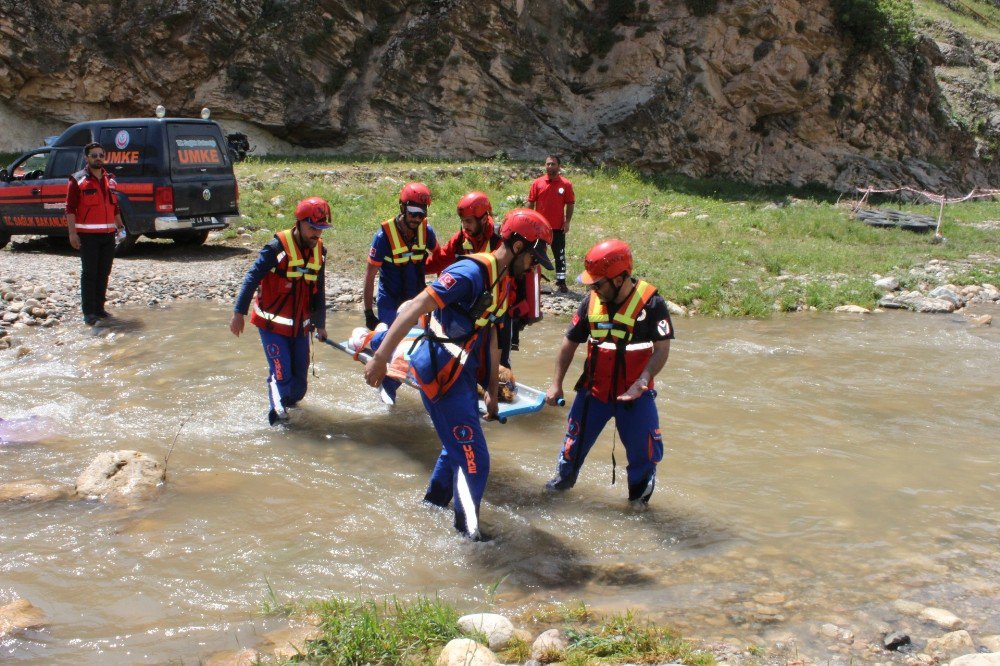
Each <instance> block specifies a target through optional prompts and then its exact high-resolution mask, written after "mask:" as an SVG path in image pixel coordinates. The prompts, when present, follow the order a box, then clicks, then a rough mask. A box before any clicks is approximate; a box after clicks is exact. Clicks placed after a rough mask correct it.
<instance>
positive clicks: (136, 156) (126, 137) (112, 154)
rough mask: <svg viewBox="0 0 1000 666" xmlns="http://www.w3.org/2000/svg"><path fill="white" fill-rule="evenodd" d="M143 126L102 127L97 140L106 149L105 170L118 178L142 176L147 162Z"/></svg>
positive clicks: (145, 132) (144, 128) (148, 157)
mask: <svg viewBox="0 0 1000 666" xmlns="http://www.w3.org/2000/svg"><path fill="white" fill-rule="evenodd" d="M148 132H149V130H148V129H147V128H146V127H142V126H141V125H120V126H117V125H116V126H114V127H102V128H101V132H100V134H99V136H98V137H97V140H98V141H99V142H100V144H101V148H104V169H105V171H107V172H108V173H110V174H111V175H112V176H114V177H115V178H116V179H117V178H126V179H127V178H129V177H136V176H142V175H143V174H144V169H145V165H146V163H147V161H148V160H149V159H150V157H152V156H151V155H148V154H147V147H146V135H147V134H148Z"/></svg>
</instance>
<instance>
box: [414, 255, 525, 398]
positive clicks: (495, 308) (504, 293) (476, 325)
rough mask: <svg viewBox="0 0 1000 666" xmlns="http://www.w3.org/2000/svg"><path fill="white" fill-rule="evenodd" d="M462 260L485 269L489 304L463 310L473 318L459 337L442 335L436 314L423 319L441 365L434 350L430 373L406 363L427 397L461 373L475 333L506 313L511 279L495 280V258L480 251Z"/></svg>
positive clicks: (441, 391)
mask: <svg viewBox="0 0 1000 666" xmlns="http://www.w3.org/2000/svg"><path fill="white" fill-rule="evenodd" d="M464 258H465V259H472V260H474V261H476V262H477V263H479V264H480V265H482V266H483V267H484V268H485V269H486V288H487V289H489V291H490V304H489V306H488V307H486V308H484V309H483V310H482V311H481V312H478V313H476V312H469V313H465V314H466V315H467V316H468V317H469V318H470V319H472V318H473V317H475V319H474V320H473V324H472V331H471V332H470V333H469V334H468V335H467V336H465V337H463V338H460V339H455V338H449V337H447V336H446V335H445V332H444V329H443V328H442V326H441V322H440V321H439V320H438V319H437V317H430V318H429V321H428V322H427V328H426V333H425V335H424V337H425V338H427V340H428V341H430V342H433V343H435V344H436V345H438V346H439V348H440V349H441V350H443V352H444V353H443V354H442V355H444V356H446V357H447V360H446V361H445V362H444V363H443V364H442V363H439V362H438V361H437V356H436V355H435V350H434V349H429V350H428V354H429V356H430V358H431V365H432V366H433V367H432V368H431V371H432V375H431V376H430V377H421V376H420V373H419V371H417V369H416V368H414V367H413V366H412V365H411V366H410V372H411V374H412V376H413V377H414V378H415V379H416V380H417V383H418V384H419V385H420V388H421V389H422V390H423V392H424V394H425V395H426V396H427V397H428V399H430V400H436V399H438V398H439V397H441V396H442V395H443V394H444V393H445V392H446V391H447V390H448V389H450V388H451V386H452V385H453V384H454V383H455V381H456V380H457V379H458V377H459V376H460V375H461V374H462V368H463V367H464V366H465V363H466V362H467V361H468V360H469V355H470V354H471V353H472V348H473V346H474V345H475V344H476V340H477V339H478V338H479V334H480V333H482V331H483V330H484V329H488V327H490V326H492V325H493V324H495V323H496V322H498V321H499V320H500V319H501V318H502V317H503V316H504V314H506V312H507V308H508V307H509V305H510V302H509V301H510V294H511V289H510V285H511V278H510V277H508V276H504V277H503V278H499V279H498V271H497V260H496V257H494V256H493V254H492V253H489V252H483V253H479V254H469V255H466V256H465V257H464Z"/></svg>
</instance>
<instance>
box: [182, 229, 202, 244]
mask: <svg viewBox="0 0 1000 666" xmlns="http://www.w3.org/2000/svg"><path fill="white" fill-rule="evenodd" d="M206 240H208V229H205V230H203V231H192V232H191V233H188V234H181V235H178V236H174V242H175V243H177V244H178V245H203V244H204V243H205V241H206Z"/></svg>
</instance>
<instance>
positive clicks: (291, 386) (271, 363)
mask: <svg viewBox="0 0 1000 666" xmlns="http://www.w3.org/2000/svg"><path fill="white" fill-rule="evenodd" d="M257 330H258V331H260V342H261V344H262V345H263V346H264V356H266V357H267V365H268V367H269V368H270V372H269V373H268V376H267V396H268V400H269V401H270V403H271V409H273V410H275V411H278V412H280V411H281V410H282V409H283V408H284V407H291V406H292V405H294V404H295V403H297V402H298V401H299V400H301V399H302V398H304V397H305V395H306V388H307V385H306V384H307V379H308V376H309V335H308V334H306V335H296V336H293V337H289V336H287V335H281V334H280V333H273V332H271V331H266V330H264V329H263V328H258V329H257Z"/></svg>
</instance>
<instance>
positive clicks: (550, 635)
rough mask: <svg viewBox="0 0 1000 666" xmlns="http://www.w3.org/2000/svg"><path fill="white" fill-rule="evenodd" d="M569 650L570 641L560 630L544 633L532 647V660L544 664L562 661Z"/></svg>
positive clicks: (550, 630)
mask: <svg viewBox="0 0 1000 666" xmlns="http://www.w3.org/2000/svg"><path fill="white" fill-rule="evenodd" d="M568 648H569V640H568V639H567V638H566V636H565V635H564V634H563V632H561V631H560V630H558V629H549V630H548V631H543V632H542V633H541V634H539V635H538V638H536V639H535V642H534V643H532V645H531V658H532V659H537V660H538V661H541V662H543V663H551V662H553V661H561V660H562V659H563V657H564V656H565V655H566V650H567V649H568Z"/></svg>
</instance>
